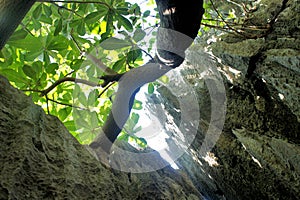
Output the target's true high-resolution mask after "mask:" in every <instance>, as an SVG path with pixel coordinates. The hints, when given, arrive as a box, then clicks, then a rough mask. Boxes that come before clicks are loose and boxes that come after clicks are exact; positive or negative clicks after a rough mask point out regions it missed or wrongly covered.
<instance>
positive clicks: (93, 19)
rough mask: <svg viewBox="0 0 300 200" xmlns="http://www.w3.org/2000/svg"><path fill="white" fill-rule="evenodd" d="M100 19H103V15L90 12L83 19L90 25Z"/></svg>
mask: <svg viewBox="0 0 300 200" xmlns="http://www.w3.org/2000/svg"><path fill="white" fill-rule="evenodd" d="M101 17H103V15H102V14H101V13H99V12H92V13H90V14H88V15H87V16H86V17H85V18H84V21H85V23H86V24H91V23H95V22H96V21H98V20H99V19H100V18H101Z"/></svg>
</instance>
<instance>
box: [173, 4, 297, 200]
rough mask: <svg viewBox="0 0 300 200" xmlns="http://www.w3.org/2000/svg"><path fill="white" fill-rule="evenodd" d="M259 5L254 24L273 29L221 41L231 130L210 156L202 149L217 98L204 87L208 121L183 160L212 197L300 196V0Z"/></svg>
mask: <svg viewBox="0 0 300 200" xmlns="http://www.w3.org/2000/svg"><path fill="white" fill-rule="evenodd" d="M257 8H258V9H257V10H256V11H255V12H253V13H251V15H252V16H251V17H249V18H248V20H247V21H246V24H248V25H251V26H253V27H254V26H257V27H262V26H266V25H267V27H268V29H267V30H251V31H248V32H247V35H246V36H247V37H248V38H247V37H243V36H239V35H233V34H227V35H224V36H222V38H221V39H220V40H219V41H217V42H216V43H214V44H213V47H212V52H213V54H214V55H215V56H216V57H218V58H220V60H221V62H222V64H223V65H222V66H219V70H220V72H221V73H222V76H223V80H224V84H225V87H226V96H227V106H226V108H227V110H226V121H225V124H224V128H223V132H222V134H221V135H220V138H219V140H218V141H217V143H216V145H215V147H214V148H213V149H212V150H211V151H210V152H208V154H207V155H202V154H201V153H200V152H199V149H200V147H201V145H203V138H204V137H205V130H207V124H209V120H210V109H209V108H207V107H209V105H210V103H211V102H210V97H209V96H210V95H209V92H208V90H207V88H205V86H203V87H199V86H198V87H196V89H197V91H198V94H199V99H201V100H200V101H201V102H202V103H200V108H201V109H200V110H201V112H202V113H201V116H202V118H201V121H202V122H203V123H200V128H199V134H198V135H197V138H196V139H195V140H194V143H193V144H192V146H191V148H190V150H189V152H188V153H187V154H186V155H185V156H183V157H182V158H181V159H180V160H179V161H178V162H179V163H180V165H181V166H182V167H183V168H184V169H185V171H187V172H189V173H188V174H189V177H190V178H191V179H192V180H193V182H194V184H195V186H196V187H197V188H198V189H199V191H201V192H202V193H203V194H205V196H206V198H208V199H232V200H236V199H249V200H250V199H251V200H253V199H291V200H292V199H300V131H299V130H300V129H299V122H300V113H299V109H300V107H299V102H300V101H299V97H300V88H299V84H300V63H299V61H300V32H299V29H300V27H299V21H300V16H299V14H298V13H299V11H300V4H299V1H297V0H290V1H285V0H276V1H267V0H262V1H259V5H258V7H257ZM197 49H198V50H199V48H198V47H197V46H195V47H194V48H193V49H192V51H197ZM199 51H200V50H199ZM194 59H198V58H194V57H189V61H190V62H192V61H193V60H194ZM183 73H184V75H186V73H192V72H191V71H188V70H183ZM199 79H200V78H199ZM190 82H191V80H190ZM193 82H195V80H193ZM198 82H201V80H198ZM202 82H203V81H202ZM203 84H204V85H205V83H203ZM198 85H201V84H199V83H198ZM205 122H206V123H205ZM192 158H193V159H192Z"/></svg>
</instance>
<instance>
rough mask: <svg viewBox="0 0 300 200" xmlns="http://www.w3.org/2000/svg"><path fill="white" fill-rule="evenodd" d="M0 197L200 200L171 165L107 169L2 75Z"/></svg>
mask: <svg viewBox="0 0 300 200" xmlns="http://www.w3.org/2000/svg"><path fill="white" fill-rule="evenodd" d="M0 99H1V101H0V152H1V153H0V199H20V200H23V199H174V198H177V197H180V198H182V199H202V198H201V195H200V194H199V192H198V191H197V190H196V188H195V187H194V186H193V184H192V183H191V182H190V181H189V179H188V178H186V176H185V175H182V174H181V173H180V172H176V171H175V170H173V169H172V168H170V167H167V168H165V169H163V170H159V171H156V172H152V173H145V174H130V173H123V172H120V171H114V170H112V169H108V168H105V167H103V166H102V165H101V164H100V163H99V162H98V161H97V160H96V159H95V158H94V157H92V156H91V154H90V153H89V152H88V151H87V150H86V149H85V148H84V147H83V146H82V145H80V144H79V143H78V142H77V140H76V139H75V138H73V136H71V134H70V133H69V132H68V131H67V130H66V128H65V127H64V126H63V125H62V123H61V122H60V121H59V120H58V119H57V118H56V117H53V116H49V115H46V114H45V112H44V111H43V110H42V109H41V108H40V107H39V106H37V105H35V104H33V103H32V101H31V99H30V98H29V97H26V96H25V95H24V94H23V93H22V92H20V91H18V90H17V89H15V88H13V87H12V86H11V85H10V84H9V83H8V81H7V80H6V79H5V78H3V77H2V76H0Z"/></svg>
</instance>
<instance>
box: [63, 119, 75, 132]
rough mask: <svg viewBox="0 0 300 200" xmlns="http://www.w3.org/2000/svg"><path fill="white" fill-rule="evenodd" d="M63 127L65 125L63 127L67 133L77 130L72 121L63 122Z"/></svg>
mask: <svg viewBox="0 0 300 200" xmlns="http://www.w3.org/2000/svg"><path fill="white" fill-rule="evenodd" d="M64 125H65V127H66V128H67V129H68V130H69V131H76V130H77V128H76V126H75V123H74V121H67V122H64Z"/></svg>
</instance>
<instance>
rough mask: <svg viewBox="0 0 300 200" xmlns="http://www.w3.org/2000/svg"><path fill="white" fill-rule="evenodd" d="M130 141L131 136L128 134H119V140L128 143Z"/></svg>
mask: <svg viewBox="0 0 300 200" xmlns="http://www.w3.org/2000/svg"><path fill="white" fill-rule="evenodd" d="M128 139H129V135H128V134H127V133H124V132H122V133H121V134H119V136H118V140H122V141H126V142H127V141H128Z"/></svg>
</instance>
